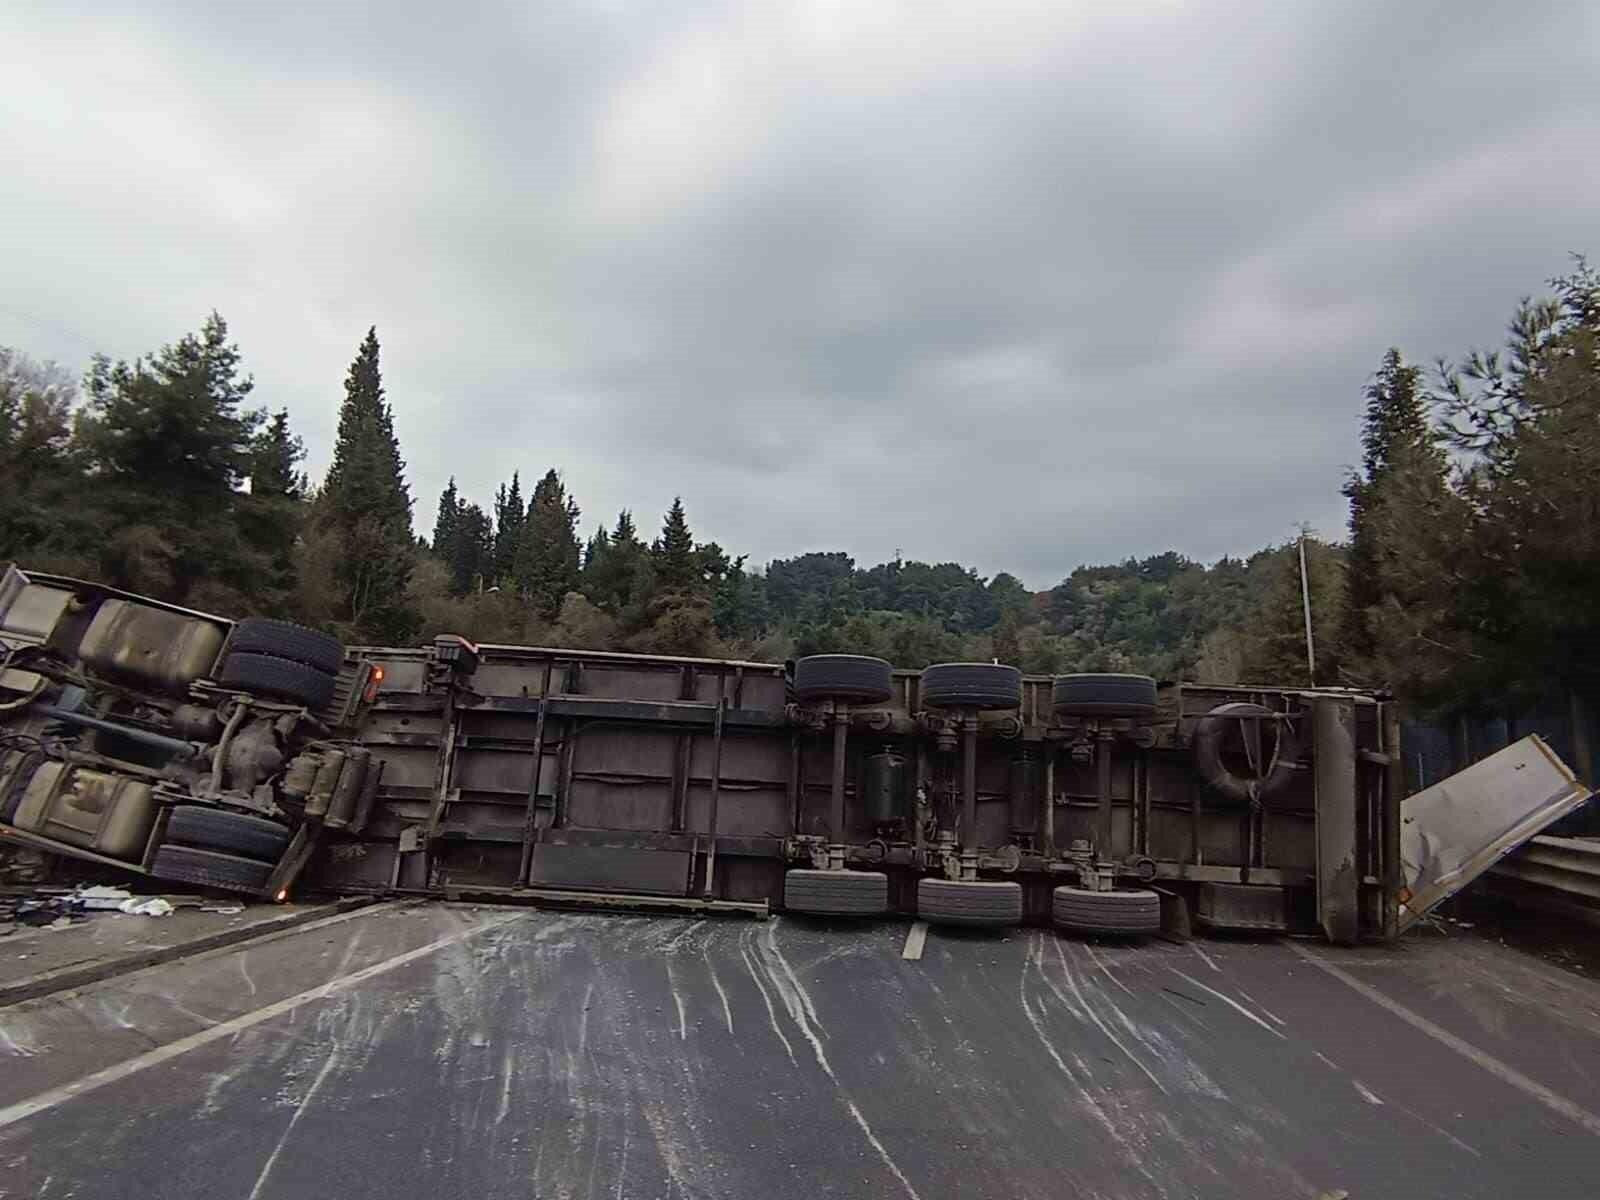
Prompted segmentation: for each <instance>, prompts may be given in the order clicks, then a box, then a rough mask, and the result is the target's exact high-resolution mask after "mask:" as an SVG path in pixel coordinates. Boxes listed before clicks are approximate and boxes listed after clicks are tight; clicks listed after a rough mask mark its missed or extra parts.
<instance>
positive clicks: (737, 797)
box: [0, 567, 1404, 942]
mask: <svg viewBox="0 0 1600 1200" xmlns="http://www.w3.org/2000/svg"><path fill="white" fill-rule="evenodd" d="M0 643H3V647H4V648H3V653H4V659H3V665H0V855H3V854H9V855H10V856H11V858H12V860H13V867H14V868H15V867H16V865H17V863H18V862H20V861H23V860H26V859H28V858H29V857H30V856H31V857H32V858H33V859H34V860H35V861H36V862H37V861H38V859H39V856H40V855H54V856H62V857H64V858H69V859H77V860H86V861H88V862H93V863H98V864H101V865H102V866H106V867H114V868H116V869H118V870H120V871H132V872H138V873H142V874H145V875H148V876H152V877H154V878H156V879H161V880H170V881H174V882H179V883H184V884H197V885H203V886H208V887H216V888H222V889H228V890H232V891H237V892H245V893H251V894H256V895H261V896H264V897H276V898H279V899H282V898H285V897H286V896H288V895H289V894H290V892H291V891H292V890H295V889H317V890H326V891H333V892H341V893H364V892H365V893H378V894H408V895H417V896H437V897H447V898H460V899H499V900H505V901H524V902H550V903H570V904H591V905H615V906H630V907H666V908H683V909H689V910H700V911H732V912H746V913H750V914H752V915H756V916H764V915H766V914H767V913H768V912H769V911H771V910H782V911H789V912H801V913H811V914H819V915H824V916H835V915H837V916H846V915H863V916H865V915H874V914H886V913H902V914H907V915H915V916H917V917H920V918H921V919H924V920H927V921H931V922H939V923H948V924H959V925H978V926H1005V925H1013V924H1018V923H1024V922H1036V923H1054V924H1055V925H1057V926H1059V927H1062V928H1066V929H1072V930H1078V931H1083V932H1090V933H1109V934H1124V935H1140V934H1148V933H1153V932H1156V931H1158V930H1159V929H1161V928H1163V926H1165V927H1166V928H1168V929H1169V930H1172V929H1183V928H1186V927H1187V925H1188V923H1189V922H1190V920H1191V919H1192V920H1193V921H1195V922H1198V923H1200V924H1202V925H1206V926H1210V927H1214V928H1227V929H1257V930H1317V929H1320V930H1321V931H1323V932H1324V933H1325V934H1326V935H1327V936H1328V937H1330V938H1332V939H1334V940H1336V941H1341V942H1349V941H1355V940H1358V939H1361V938H1367V937H1388V936H1393V934H1394V932H1395V931H1396V929H1397V927H1398V920H1399V909H1400V902H1401V900H1402V898H1403V897H1404V891H1403V888H1402V877H1401V867H1400V861H1399V846H1400V838H1399V830H1400V811H1399V801H1400V787H1399V786H1398V783H1397V772H1396V764H1397V763H1398V724H1397V722H1396V721H1395V720H1394V719H1393V713H1392V712H1391V706H1390V705H1388V704H1386V703H1384V702H1383V701H1382V700H1381V699H1380V698H1379V697H1377V696H1374V695H1372V694H1367V693H1361V692H1352V691H1347V690H1326V689H1324V690H1307V689H1304V688H1293V687H1288V688H1272V687H1217V686H1209V685H1207V686H1198V685H1193V684H1176V685H1164V686H1159V687H1158V685H1157V683H1156V682H1155V681H1154V680H1152V679H1149V678H1146V677H1142V676H1137V675H1105V674H1095V675H1066V676H1059V677H1055V678H1050V677H1038V676H1025V675H1023V674H1021V673H1020V672H1018V671H1017V670H1016V669H1015V668H1013V667H1008V666H1003V665H999V664H995V663H945V664H940V665H937V666H931V667H928V668H926V669H924V670H922V671H903V670H895V669H893V668H892V667H891V666H890V664H888V663H886V662H883V661H882V660H879V659H874V658H865V657H858V656H852V655H817V656H813V657H809V658H802V659H799V660H798V661H796V662H793V663H789V664H784V665H774V664H770V663H755V662H736V661H724V660H715V659H691V658H669V657H659V656H651V655H637V654H617V653H605V652H598V651H582V650H564V649H555V648H543V647H524V646H498V645H495V646H490V645H473V644H471V643H469V642H467V641H465V640H464V639H462V638H459V637H451V636H443V637H438V638H436V639H434V641H433V642H432V644H431V645H427V646H424V647H421V648H409V649H392V648H352V649H347V648H345V647H342V646H340V645H339V644H338V643H337V642H336V641H334V640H333V639H331V638H328V637H326V636H325V635H323V634H320V633H316V632H314V631H311V630H307V629H303V628H300V627H298V626H295V625H292V624H289V623H286V622H281V621H272V620H264V619H259V618H252V619H246V620H241V621H237V622H235V621H229V620H225V619H222V618H219V617H215V616H211V615H208V614H205V613H199V612H194V611H190V610H187V609H183V608H179V607H176V606H173V605H169V604H164V603H161V602H159V601H154V600H150V599H147V598H144V597H139V596H134V595H130V594H127V593H123V592H120V591H117V590H116V589H113V588H108V587H103V586H100V585H97V584H93V583H87V582H83V581H79V580H73V579H66V578H62V577H58V576H52V575H45V574H39V573H24V572H23V571H21V570H18V569H17V568H15V567H12V568H8V569H7V570H6V572H5V574H4V577H3V579H0Z"/></svg>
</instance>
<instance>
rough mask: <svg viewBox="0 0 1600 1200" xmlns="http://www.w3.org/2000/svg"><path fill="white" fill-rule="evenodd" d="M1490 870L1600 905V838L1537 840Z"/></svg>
mask: <svg viewBox="0 0 1600 1200" xmlns="http://www.w3.org/2000/svg"><path fill="white" fill-rule="evenodd" d="M1489 871H1490V874H1492V875H1496V876H1499V877H1500V878H1503V879H1515V880H1518V881H1520V882H1522V883H1532V884H1537V885H1539V886H1540V887H1545V888H1550V889H1552V890H1553V891H1557V892H1561V893H1563V894H1564V895H1565V896H1567V897H1569V898H1571V899H1573V900H1575V901H1583V902H1586V903H1588V904H1600V838H1568V837H1549V836H1540V837H1536V838H1533V839H1531V840H1530V841H1529V842H1528V843H1527V845H1525V846H1523V847H1522V848H1521V849H1520V850H1517V851H1516V852H1515V853H1513V854H1508V855H1507V856H1506V857H1505V858H1503V859H1501V860H1500V861H1499V862H1497V863H1496V864H1495V865H1494V866H1493V867H1491V868H1490V869H1489Z"/></svg>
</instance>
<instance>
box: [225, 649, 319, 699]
mask: <svg viewBox="0 0 1600 1200" xmlns="http://www.w3.org/2000/svg"><path fill="white" fill-rule="evenodd" d="M218 682H219V683H221V684H222V686H223V687H231V688H238V689H239V690H240V691H244V692H259V693H261V695H263V696H271V697H272V698H274V699H277V700H292V701H296V702H298V703H300V704H304V705H305V706H306V707H308V708H322V707H324V706H325V705H326V704H327V703H328V702H329V701H330V700H332V699H333V689H334V685H335V684H336V683H337V682H338V681H337V680H336V679H335V678H334V677H333V676H332V675H329V674H328V673H327V672H326V671H319V670H318V669H317V668H316V667H311V666H307V665H306V664H305V663H297V662H290V661H289V660H288V659H287V658H274V657H273V656H272V655H270V654H246V653H238V654H230V655H228V657H227V658H225V659H223V660H222V673H221V675H220V676H219V677H218Z"/></svg>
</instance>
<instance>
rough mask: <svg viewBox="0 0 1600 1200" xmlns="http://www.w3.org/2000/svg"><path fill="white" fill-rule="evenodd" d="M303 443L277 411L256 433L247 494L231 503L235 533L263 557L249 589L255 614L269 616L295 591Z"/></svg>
mask: <svg viewBox="0 0 1600 1200" xmlns="http://www.w3.org/2000/svg"><path fill="white" fill-rule="evenodd" d="M305 455H306V451H305V445H304V443H302V442H301V440H300V439H299V438H298V437H297V436H295V434H294V433H293V432H292V431H291V430H290V428H289V413H288V411H287V410H286V409H279V410H278V411H277V412H276V413H274V414H273V416H272V419H271V420H270V421H269V422H268V423H267V426H266V428H265V429H263V430H262V431H261V432H260V433H258V434H257V435H256V437H255V441H254V443H253V444H252V446H251V451H250V494H249V495H247V496H240V497H238V498H237V500H236V504H237V508H238V524H239V530H240V532H241V534H242V535H243V537H244V540H245V542H246V543H247V544H248V545H249V546H250V547H252V548H253V549H254V550H255V551H256V552H258V553H259V554H261V555H262V556H263V561H262V562H261V564H260V568H259V570H258V572H257V574H256V579H257V580H258V586H256V587H255V588H253V589H251V590H252V592H253V593H254V594H253V596H252V599H253V601H254V608H255V610H256V611H257V612H267V613H270V612H274V611H278V610H280V609H281V608H282V607H283V606H284V605H285V604H287V603H289V600H290V597H291V595H292V594H293V592H294V590H295V582H296V578H295V577H296V573H297V572H296V568H295V560H294V552H295V544H296V542H297V541H298V540H299V537H300V532H301V528H302V526H303V524H304V521H305V515H306V504H305V495H306V477H305V473H304V472H302V471H301V470H300V463H301V461H302V460H303V459H304V458H305Z"/></svg>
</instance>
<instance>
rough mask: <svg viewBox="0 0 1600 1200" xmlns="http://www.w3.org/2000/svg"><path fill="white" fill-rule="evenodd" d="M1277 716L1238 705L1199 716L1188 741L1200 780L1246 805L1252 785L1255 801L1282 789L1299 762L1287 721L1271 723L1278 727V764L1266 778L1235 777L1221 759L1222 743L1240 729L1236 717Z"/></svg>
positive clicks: (1253, 706)
mask: <svg viewBox="0 0 1600 1200" xmlns="http://www.w3.org/2000/svg"><path fill="white" fill-rule="evenodd" d="M1278 715H1279V714H1277V713H1275V712H1273V710H1272V709H1270V708H1266V707H1264V706H1262V705H1260V704H1248V703H1244V702H1239V703H1234V704H1219V705H1217V706H1216V707H1215V708H1213V709H1212V710H1211V711H1210V712H1208V713H1207V714H1206V715H1205V716H1203V717H1201V718H1200V720H1199V722H1198V723H1197V724H1196V725H1195V727H1194V737H1193V739H1192V741H1191V742H1190V749H1191V751H1192V752H1193V754H1194V767H1195V770H1196V771H1197V772H1198V773H1199V775H1200V778H1202V779H1204V780H1205V781H1206V782H1207V783H1208V784H1210V785H1211V786H1212V787H1213V788H1214V789H1215V790H1216V791H1218V792H1220V793H1221V794H1222V795H1224V796H1226V797H1228V799H1230V800H1238V801H1241V802H1245V803H1248V802H1249V800H1250V797H1251V785H1252V784H1254V785H1255V788H1254V791H1255V797H1256V798H1257V799H1265V798H1266V797H1268V796H1270V795H1271V794H1272V793H1274V792H1277V791H1280V790H1281V789H1282V788H1284V787H1285V786H1286V785H1287V784H1288V782H1289V780H1290V779H1292V778H1293V777H1294V773H1295V770H1296V769H1297V768H1298V767H1299V763H1300V743H1299V740H1298V739H1297V738H1296V737H1295V735H1294V731H1293V730H1292V729H1291V728H1289V724H1288V722H1286V721H1274V722H1273V723H1274V724H1275V725H1276V726H1277V728H1278V733H1277V738H1278V744H1277V761H1276V762H1275V763H1274V764H1273V768H1272V770H1271V772H1269V773H1268V775H1267V777H1266V778H1265V779H1261V780H1252V779H1249V778H1247V777H1245V776H1242V775H1236V774H1234V773H1233V771H1232V770H1231V769H1230V768H1229V767H1228V764H1227V763H1225V762H1224V761H1223V759H1222V752H1223V743H1224V741H1225V740H1226V739H1227V737H1228V734H1229V733H1230V732H1232V731H1233V730H1234V729H1235V728H1237V727H1238V726H1239V723H1240V722H1239V718H1241V717H1276V716H1278ZM1269 757H1270V756H1269ZM1263 765H1265V764H1263Z"/></svg>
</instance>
